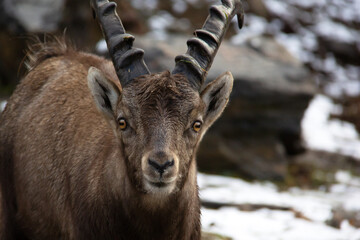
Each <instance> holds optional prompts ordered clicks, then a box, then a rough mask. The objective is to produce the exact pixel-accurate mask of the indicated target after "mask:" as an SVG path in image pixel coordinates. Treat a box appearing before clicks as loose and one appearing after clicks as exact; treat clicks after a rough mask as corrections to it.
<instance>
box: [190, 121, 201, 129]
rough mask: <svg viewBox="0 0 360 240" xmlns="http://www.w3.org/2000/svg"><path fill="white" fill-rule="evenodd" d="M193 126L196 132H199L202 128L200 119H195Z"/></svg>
mask: <svg viewBox="0 0 360 240" xmlns="http://www.w3.org/2000/svg"><path fill="white" fill-rule="evenodd" d="M192 128H193V130H194V131H195V132H199V131H200V129H201V122H200V121H195V122H194V124H193V126H192Z"/></svg>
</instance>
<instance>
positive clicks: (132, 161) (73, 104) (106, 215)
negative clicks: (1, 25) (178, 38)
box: [0, 0, 242, 240]
mask: <svg viewBox="0 0 360 240" xmlns="http://www.w3.org/2000/svg"><path fill="white" fill-rule="evenodd" d="M222 3H223V5H220V6H215V7H212V8H211V10H210V16H209V17H208V19H207V20H206V22H205V24H204V27H203V28H202V29H201V30H197V31H195V37H194V38H192V39H191V40H189V41H188V51H187V53H186V54H183V55H180V56H178V57H176V66H175V69H174V70H173V72H172V73H170V72H169V71H165V72H162V73H158V74H150V72H149V70H148V68H147V66H146V65H145V63H144V60H143V54H144V52H143V50H141V49H136V48H133V47H132V43H133V41H134V37H133V36H131V35H129V34H126V33H125V31H124V28H123V26H122V23H121V21H120V19H119V17H118V16H117V14H116V12H115V7H116V5H115V3H113V2H109V1H107V0H92V1H91V5H92V7H93V10H94V12H95V15H96V16H97V19H98V21H99V23H100V26H101V29H102V31H103V33H104V36H105V39H106V41H107V44H108V48H109V53H110V56H111V58H112V63H111V62H110V61H108V60H105V59H102V58H99V57H96V56H94V55H90V54H86V53H81V52H76V51H73V50H71V49H69V48H66V47H64V45H62V44H59V45H58V46H50V45H46V46H44V48H42V49H40V51H39V52H35V53H32V55H31V56H30V58H29V59H30V63H31V64H30V65H31V67H32V68H31V71H30V72H29V73H28V74H27V76H26V77H25V78H24V79H23V80H22V82H21V83H20V84H19V85H18V86H17V89H16V90H15V92H14V94H13V96H12V97H11V98H10V100H9V102H8V104H7V106H6V109H5V111H4V112H3V114H2V115H1V118H0V190H1V191H0V199H1V206H0V207H1V210H0V239H173V240H178V239H184V240H188V239H200V233H201V227H200V226H201V224H200V202H199V198H198V190H197V183H196V160H195V155H196V150H197V148H198V146H199V143H200V141H201V138H202V137H203V135H204V133H205V132H206V130H207V129H208V128H209V127H210V126H211V124H212V123H213V122H214V121H215V120H216V119H217V118H218V117H219V115H220V114H221V113H222V111H223V109H224V108H225V106H226V104H227V102H228V99H229V96H230V92H231V89H232V84H233V78H232V75H231V73H229V72H226V73H224V74H223V75H221V76H219V77H218V78H217V79H216V80H214V81H213V82H211V83H209V84H208V85H207V86H205V87H203V86H202V85H203V83H204V79H205V77H206V74H207V71H208V70H209V69H210V66H211V63H212V61H213V59H214V57H215V54H216V52H217V50H218V48H219V46H220V43H221V40H222V38H223V36H224V33H225V31H226V29H227V28H228V26H229V23H230V20H231V19H232V18H233V16H234V15H235V14H238V13H239V14H240V17H239V19H240V20H241V19H242V8H241V4H240V0H233V1H230V0H223V1H222ZM240 23H241V21H240ZM50 44H51V43H50ZM53 45H54V44H53ZM94 102H95V104H94ZM95 106H96V107H95ZM1 226H2V228H1Z"/></svg>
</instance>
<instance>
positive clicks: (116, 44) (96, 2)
mask: <svg viewBox="0 0 360 240" xmlns="http://www.w3.org/2000/svg"><path fill="white" fill-rule="evenodd" d="M90 5H91V7H92V9H93V11H94V17H96V16H97V19H98V22H99V25H100V28H101V30H102V32H103V34H104V36H105V40H106V44H107V46H108V49H109V53H110V56H111V58H112V61H113V64H114V67H115V71H116V74H117V76H118V78H119V80H120V83H121V85H122V86H125V85H126V84H127V83H129V82H130V81H131V80H132V79H134V78H136V77H139V76H141V75H145V74H149V73H150V71H149V69H148V68H147V66H146V65H145V62H144V50H142V49H139V48H133V47H132V45H133V42H134V40H135V38H134V36H132V35H130V34H127V33H125V29H124V26H123V24H122V22H121V20H120V18H119V16H118V15H117V13H116V10H115V9H116V3H114V2H109V1H108V0H90Z"/></svg>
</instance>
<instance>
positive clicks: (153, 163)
mask: <svg viewBox="0 0 360 240" xmlns="http://www.w3.org/2000/svg"><path fill="white" fill-rule="evenodd" d="M148 163H149V165H150V166H152V167H153V168H154V169H156V171H157V172H159V173H160V174H163V173H164V171H165V170H166V169H167V168H169V167H172V166H174V160H169V161H166V162H165V163H163V164H161V163H158V162H156V161H155V160H152V159H149V160H148Z"/></svg>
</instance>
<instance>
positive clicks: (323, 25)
mask: <svg viewBox="0 0 360 240" xmlns="http://www.w3.org/2000/svg"><path fill="white" fill-rule="evenodd" d="M314 30H315V32H317V33H318V34H319V35H321V36H326V37H328V38H331V39H335V40H337V41H340V42H347V43H351V42H356V41H358V40H359V37H360V34H359V33H358V32H357V31H355V30H350V29H349V28H348V27H346V26H345V25H343V24H340V23H336V22H334V21H332V20H330V19H329V18H327V19H324V20H322V21H320V22H318V23H317V24H316V25H315V27H314Z"/></svg>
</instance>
